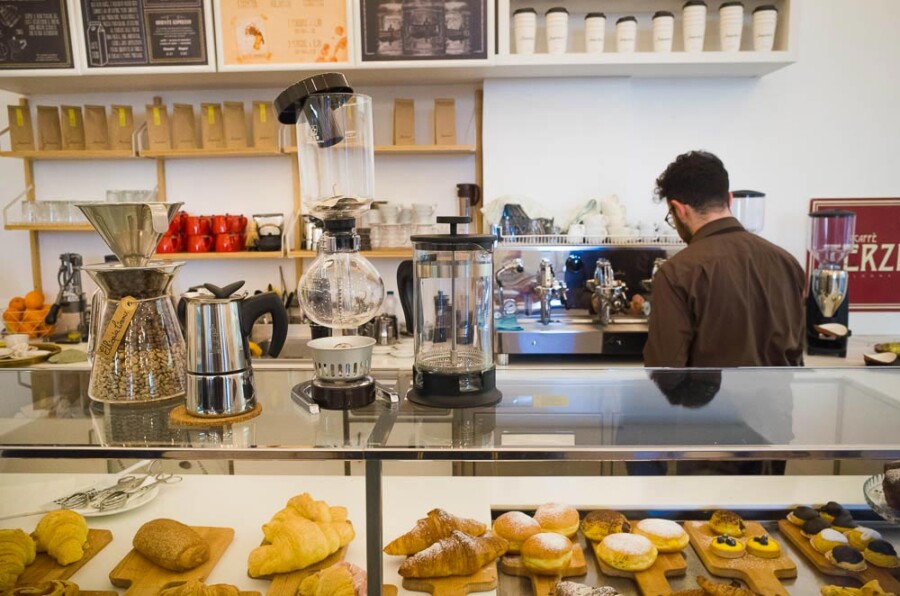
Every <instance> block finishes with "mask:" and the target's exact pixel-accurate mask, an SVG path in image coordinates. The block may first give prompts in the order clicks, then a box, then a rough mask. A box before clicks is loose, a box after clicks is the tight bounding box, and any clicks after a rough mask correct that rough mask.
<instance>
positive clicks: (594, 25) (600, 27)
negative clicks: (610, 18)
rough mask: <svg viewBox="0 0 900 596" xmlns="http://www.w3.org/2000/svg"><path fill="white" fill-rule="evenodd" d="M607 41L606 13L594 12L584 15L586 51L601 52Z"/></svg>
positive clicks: (589, 52) (590, 52) (591, 52)
mask: <svg viewBox="0 0 900 596" xmlns="http://www.w3.org/2000/svg"><path fill="white" fill-rule="evenodd" d="M605 43H606V15H605V14H603V13H602V12H592V13H589V14H588V15H587V16H586V17H584V51H585V52H587V53H588V54H600V53H602V52H603V45H604V44H605Z"/></svg>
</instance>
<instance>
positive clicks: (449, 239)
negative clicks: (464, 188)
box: [410, 216, 497, 250]
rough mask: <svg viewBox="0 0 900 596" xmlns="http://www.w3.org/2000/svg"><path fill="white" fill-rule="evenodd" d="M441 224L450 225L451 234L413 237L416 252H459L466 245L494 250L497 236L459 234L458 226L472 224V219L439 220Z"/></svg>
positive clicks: (451, 218)
mask: <svg viewBox="0 0 900 596" xmlns="http://www.w3.org/2000/svg"><path fill="white" fill-rule="evenodd" d="M437 222H438V223H439V224H450V233H449V234H425V235H422V236H411V237H410V240H411V241H412V243H413V248H414V249H416V250H459V249H460V247H462V246H464V245H470V246H471V245H473V244H474V245H476V246H480V247H481V248H483V249H485V250H492V249H493V248H494V242H496V241H497V238H496V236H491V235H490V234H458V233H457V232H456V226H458V225H461V224H467V223H471V222H472V218H471V217H447V216H441V217H438V218H437Z"/></svg>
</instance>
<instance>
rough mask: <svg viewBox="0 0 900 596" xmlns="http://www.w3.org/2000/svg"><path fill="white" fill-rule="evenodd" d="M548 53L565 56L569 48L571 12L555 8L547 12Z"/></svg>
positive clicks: (558, 7)
mask: <svg viewBox="0 0 900 596" xmlns="http://www.w3.org/2000/svg"><path fill="white" fill-rule="evenodd" d="M545 18H546V21H547V53H549V54H565V53H566V51H567V49H568V46H569V11H567V10H566V9H565V8H562V7H560V6H554V7H553V8H551V9H550V10H548V11H547V15H546V17H545Z"/></svg>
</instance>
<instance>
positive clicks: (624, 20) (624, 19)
mask: <svg viewBox="0 0 900 596" xmlns="http://www.w3.org/2000/svg"><path fill="white" fill-rule="evenodd" d="M628 21H634V22H635V23H637V19H636V18H635V17H621V18H620V19H619V20H617V21H616V25H618V24H619V23H627V22H628Z"/></svg>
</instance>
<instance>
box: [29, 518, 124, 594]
mask: <svg viewBox="0 0 900 596" xmlns="http://www.w3.org/2000/svg"><path fill="white" fill-rule="evenodd" d="M112 539H113V535H112V532H110V531H109V530H93V529H90V530H88V535H87V542H86V546H85V549H84V556H83V557H81V560H79V561H75V562H74V563H71V564H69V565H60V564H59V563H57V562H56V559H54V558H53V557H51V556H50V555H48V554H47V553H38V554H37V556H36V557H35V558H34V563H32V564H31V565H29V566H28V567H26V568H25V572H24V573H23V574H22V575H20V576H19V581H17V582H16V585H17V586H32V585H34V584H39V583H41V582H45V581H50V580H53V579H69V578H70V577H72V576H73V575H75V572H76V571H78V570H79V569H81V568H82V567H84V566H85V565H86V564H87V562H88V561H90V560H91V559H93V558H94V555H96V554H97V553H99V552H100V551H101V550H103V548H104V547H105V546H106V545H107V544H109V543H110V542H112Z"/></svg>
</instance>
